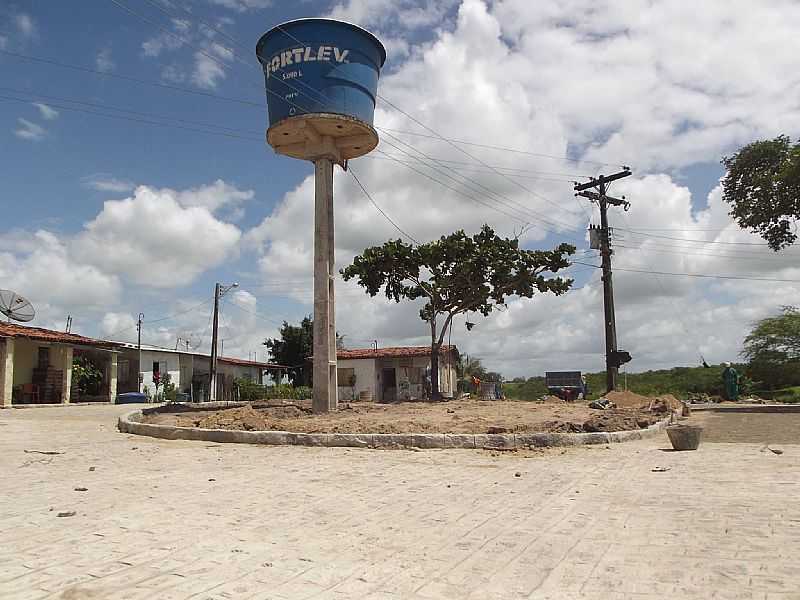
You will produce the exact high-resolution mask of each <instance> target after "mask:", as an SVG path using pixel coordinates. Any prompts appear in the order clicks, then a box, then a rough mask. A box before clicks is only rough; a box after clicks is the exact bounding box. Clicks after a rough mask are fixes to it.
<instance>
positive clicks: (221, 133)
mask: <svg viewBox="0 0 800 600" xmlns="http://www.w3.org/2000/svg"><path fill="white" fill-rule="evenodd" d="M34 99H35V96H34ZM0 100H6V101H9V102H20V103H23V104H30V102H31V100H30V99H26V98H14V97H11V96H2V95H0ZM48 104H49V105H50V106H53V107H55V108H58V109H60V110H67V111H72V112H79V113H84V114H88V115H94V116H98V117H105V118H107V119H117V120H120V121H131V122H133V123H142V124H145V125H156V126H158V127H171V128H173V129H182V130H184V131H192V132H194V133H203V134H205V135H215V136H220V137H225V138H230V139H239V140H247V141H251V142H252V141H259V142H260V141H261V140H260V139H258V140H257V139H255V138H249V137H245V136H241V135H236V134H232V133H225V132H224V131H208V130H205V129H197V128H195V127H186V126H183V125H176V124H172V123H164V122H160V121H152V120H148V119H140V118H135V117H128V116H125V115H116V114H107V113H102V112H98V111H96V110H89V109H86V108H78V107H75V106H66V105H63V104H54V103H52V102H49V103H48Z"/></svg>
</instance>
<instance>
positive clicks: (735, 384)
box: [722, 362, 739, 402]
mask: <svg viewBox="0 0 800 600" xmlns="http://www.w3.org/2000/svg"><path fill="white" fill-rule="evenodd" d="M722 381H723V382H724V384H725V400H728V401H729V402H736V401H738V400H739V373H737V372H736V369H734V368H733V367H732V366H731V363H729V362H726V363H725V370H724V371H722Z"/></svg>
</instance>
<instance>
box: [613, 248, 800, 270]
mask: <svg viewBox="0 0 800 600" xmlns="http://www.w3.org/2000/svg"><path fill="white" fill-rule="evenodd" d="M614 246H615V247H617V248H625V249H627V250H638V251H644V252H654V253H656V254H671V255H673V256H708V257H710V258H735V259H737V260H750V261H756V262H762V263H769V264H772V265H774V264H779V263H791V264H793V265H797V264H798V263H797V260H796V259H791V258H790V259H783V258H781V257H778V256H775V257H768V256H760V257H759V256H751V255H741V254H719V253H708V252H689V251H680V250H675V249H662V248H661V247H659V246H656V247H654V248H651V247H650V246H649V245H645V244H642V245H639V246H627V245H625V244H621V243H616V244H614ZM672 248H674V247H672Z"/></svg>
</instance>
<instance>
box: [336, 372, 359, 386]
mask: <svg viewBox="0 0 800 600" xmlns="http://www.w3.org/2000/svg"><path fill="white" fill-rule="evenodd" d="M336 379H337V384H338V385H340V386H345V387H352V386H354V385H355V384H356V370H355V369H336Z"/></svg>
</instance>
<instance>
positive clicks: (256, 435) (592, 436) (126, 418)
mask: <svg viewBox="0 0 800 600" xmlns="http://www.w3.org/2000/svg"><path fill="white" fill-rule="evenodd" d="M243 404H244V403H235V402H213V403H212V402H208V403H205V404H203V408H208V409H213V408H223V407H229V408H230V407H233V406H241V405H243ZM155 410H156V407H153V408H144V409H139V410H134V411H131V412H129V413H126V414H124V415H121V416H120V417H119V421H118V423H117V428H118V429H119V430H120V431H121V432H122V433H132V434H136V435H146V436H150V437H155V438H161V439H167V440H202V441H206V442H219V443H234V444H265V445H269V446H321V447H328V448H334V447H336V448H341V447H345V448H382V449H392V448H425V449H430V448H445V449H453V448H468V449H475V448H477V449H487V450H517V449H527V448H543V447H547V446H584V445H589V444H612V443H619V442H627V441H631V440H641V439H644V438H648V437H652V436H654V435H656V434H657V433H658V432H659V431H661V430H662V429H664V428H665V427H666V426H667V425H669V423H670V421H671V419H672V416H671V415H670V416H669V417H666V418H665V419H662V420H661V421H659V422H657V423H654V424H653V425H650V426H649V427H647V428H646V429H636V430H628V431H611V432H598V433H493V434H469V433H294V432H290V431H235V430H228V429H200V428H198V427H175V426H173V425H152V424H149V423H142V422H141V420H142V417H143V416H145V415H147V414H149V413H151V412H154V411H155Z"/></svg>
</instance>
